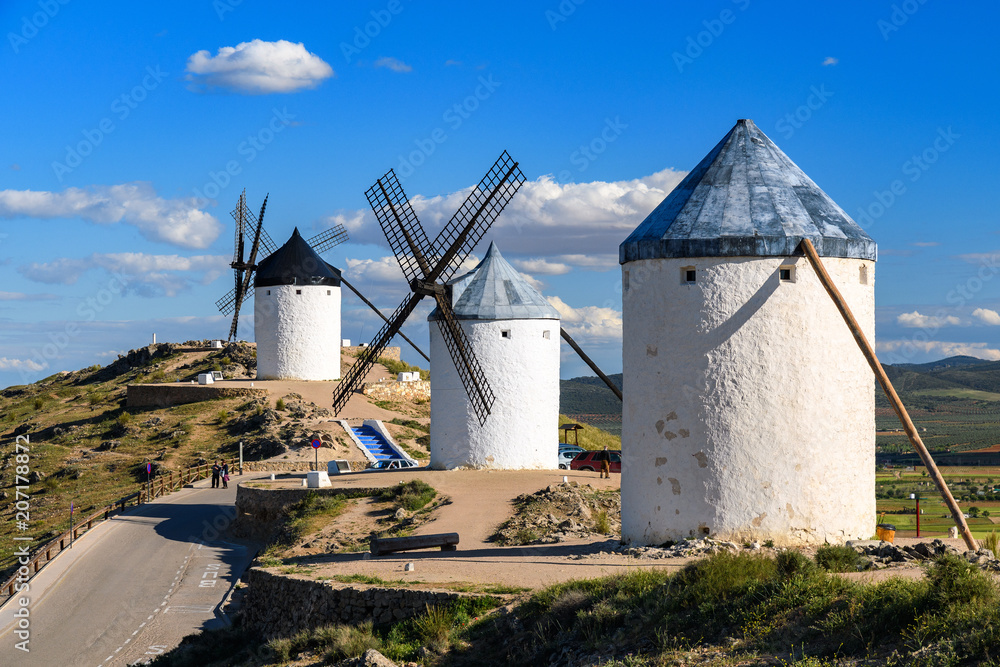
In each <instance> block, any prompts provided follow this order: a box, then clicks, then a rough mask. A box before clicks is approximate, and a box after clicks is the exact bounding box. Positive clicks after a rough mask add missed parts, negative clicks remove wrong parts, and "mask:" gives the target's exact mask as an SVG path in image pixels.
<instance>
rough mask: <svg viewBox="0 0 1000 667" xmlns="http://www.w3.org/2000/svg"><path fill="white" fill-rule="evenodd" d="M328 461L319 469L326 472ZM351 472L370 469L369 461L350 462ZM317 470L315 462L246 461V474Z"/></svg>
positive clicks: (244, 464)
mask: <svg viewBox="0 0 1000 667" xmlns="http://www.w3.org/2000/svg"><path fill="white" fill-rule="evenodd" d="M326 463H327V462H326V461H320V462H319V469H320V470H324V471H325V470H326ZM348 463H349V464H350V465H351V472H360V471H361V470H365V469H366V468H368V462H367V461H348ZM314 469H315V463H314V462H313V461H244V462H243V470H244V472H309V471H310V470H314Z"/></svg>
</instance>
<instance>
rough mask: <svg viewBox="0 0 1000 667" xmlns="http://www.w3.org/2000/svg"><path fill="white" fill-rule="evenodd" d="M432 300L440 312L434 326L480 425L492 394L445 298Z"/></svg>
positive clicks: (492, 398) (484, 375)
mask: <svg viewBox="0 0 1000 667" xmlns="http://www.w3.org/2000/svg"><path fill="white" fill-rule="evenodd" d="M435 299H436V300H437V306H438V311H439V312H440V313H441V319H440V320H438V328H439V329H440V330H441V335H442V336H443V337H444V342H445V345H446V346H447V348H448V354H449V355H451V360H452V361H453V362H454V364H455V370H456V371H457V372H458V377H459V378H460V379H461V380H462V386H464V387H465V393H466V394H468V395H469V400H470V401H471V402H472V408H473V410H475V411H476V417H478V418H479V424H480V426H482V425H483V424H485V423H486V418H487V417H489V416H490V410H491V409H492V408H493V403H494V401H495V400H496V397H495V396H494V395H493V390H492V388H491V387H490V383H489V381H488V380H487V379H486V374H485V373H483V369H482V367H481V366H480V365H479V360H478V359H477V358H476V353H475V352H474V351H473V350H472V345H471V344H470V343H469V339H468V337H467V336H466V335H465V331H464V330H463V329H462V325H461V324H459V322H458V320H457V319H455V313H454V312H453V311H452V309H451V303H450V302H449V301H448V297H446V296H444V295H442V294H439V295H437V296H436V297H435Z"/></svg>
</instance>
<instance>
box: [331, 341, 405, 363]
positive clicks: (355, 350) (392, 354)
mask: <svg viewBox="0 0 1000 667" xmlns="http://www.w3.org/2000/svg"><path fill="white" fill-rule="evenodd" d="M366 347H367V346H366ZM364 349H365V348H364V347H361V346H360V345H351V346H350V347H342V348H340V353H341V354H346V355H347V356H349V357H356V356H358V355H359V354H361V351H362V350H364ZM399 352H400V350H399V348H398V347H387V348H385V349H384V350H382V354H381V355H380V356H382V357H385V358H386V359H392V360H393V361H400V358H399Z"/></svg>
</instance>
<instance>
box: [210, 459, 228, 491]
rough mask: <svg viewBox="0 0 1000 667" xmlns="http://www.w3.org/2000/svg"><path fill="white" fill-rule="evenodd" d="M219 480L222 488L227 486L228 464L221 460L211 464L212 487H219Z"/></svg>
mask: <svg viewBox="0 0 1000 667" xmlns="http://www.w3.org/2000/svg"><path fill="white" fill-rule="evenodd" d="M219 482H222V488H223V489H228V488H229V464H228V463H226V462H225V461H222V460H219V461H216V462H215V463H213V464H212V488H213V489H217V488H219Z"/></svg>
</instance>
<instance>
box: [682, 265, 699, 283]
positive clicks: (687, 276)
mask: <svg viewBox="0 0 1000 667" xmlns="http://www.w3.org/2000/svg"><path fill="white" fill-rule="evenodd" d="M697 278H698V274H697V272H696V271H695V268H694V267H693V266H682V267H681V283H682V284H684V285H690V284H692V283H694V282H695V281H696V279H697Z"/></svg>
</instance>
